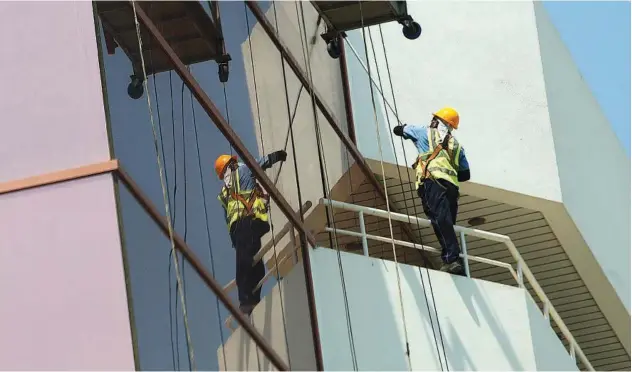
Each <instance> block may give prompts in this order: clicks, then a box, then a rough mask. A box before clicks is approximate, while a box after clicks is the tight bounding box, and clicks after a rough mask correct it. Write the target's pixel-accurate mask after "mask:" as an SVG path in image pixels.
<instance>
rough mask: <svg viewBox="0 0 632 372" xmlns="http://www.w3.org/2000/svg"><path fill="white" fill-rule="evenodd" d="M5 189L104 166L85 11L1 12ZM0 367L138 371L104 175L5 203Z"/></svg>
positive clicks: (71, 7) (2, 199)
mask: <svg viewBox="0 0 632 372" xmlns="http://www.w3.org/2000/svg"><path fill="white" fill-rule="evenodd" d="M0 30H1V31H2V32H0V35H2V36H0V40H1V41H2V45H3V52H2V54H1V55H0V65H2V69H1V70H0V80H2V84H1V85H0V98H1V99H0V128H2V129H1V130H0V133H2V135H0V154H1V155H2V158H3V159H4V161H3V162H2V163H1V164H0V182H6V181H15V180H18V179H22V178H24V177H29V176H36V175H41V174H43V173H49V172H55V171H61V170H65V169H68V168H73V167H78V166H83V165H89V164H91V163H96V162H102V161H106V160H108V159H110V152H109V143H108V136H107V128H106V118H105V112H104V108H103V95H102V88H101V81H100V79H101V77H100V72H99V61H98V50H97V41H96V38H95V31H94V30H95V24H94V18H93V13H92V3H90V2H65V3H46V2H3V3H1V4H0ZM0 236H2V239H1V242H0V262H1V263H2V268H0V279H1V281H0V296H2V298H3V299H4V300H3V302H2V306H0V319H1V320H0V329H2V332H1V334H0V368H2V369H7V370H17V369H24V370H40V369H41V370H87V369H103V370H131V369H134V368H135V364H134V355H133V347H132V332H131V329H130V319H129V313H128V305H127V291H126V285H125V277H124V275H125V273H124V270H123V267H124V265H123V259H122V255H121V242H120V233H119V226H118V217H117V210H116V204H115V193H114V185H113V179H112V176H111V175H101V176H96V177H91V178H87V179H82V180H75V181H69V182H65V183H62V184H57V185H53V186H44V187H40V188H36V189H31V190H27V191H19V192H15V193H11V194H4V195H1V196H0Z"/></svg>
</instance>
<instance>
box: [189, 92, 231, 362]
mask: <svg viewBox="0 0 632 372" xmlns="http://www.w3.org/2000/svg"><path fill="white" fill-rule="evenodd" d="M189 94H190V100H191V115H192V116H193V134H194V136H195V150H196V152H197V163H198V171H199V176H200V187H201V189H202V205H203V208H204V226H205V227H206V239H207V241H208V251H209V257H210V261H211V270H212V275H213V276H215V258H214V256H213V244H212V241H211V230H210V223H209V219H208V210H207V208H206V190H205V187H204V172H203V171H202V157H201V156H200V143H199V141H198V129H197V121H196V120H195V106H194V104H193V92H191V91H189ZM215 307H216V311H217V327H218V329H219V335H220V338H221V344H222V345H224V342H225V339H224V330H223V327H222V321H221V317H220V306H219V297H217V296H215ZM222 356H223V357H224V371H228V365H227V363H228V361H227V359H226V350H225V348H224V347H222Z"/></svg>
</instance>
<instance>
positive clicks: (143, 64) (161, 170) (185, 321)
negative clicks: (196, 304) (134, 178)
mask: <svg viewBox="0 0 632 372" xmlns="http://www.w3.org/2000/svg"><path fill="white" fill-rule="evenodd" d="M132 10H133V11H134V23H135V25H136V37H137V38H138V49H139V51H140V59H141V65H142V68H143V78H144V79H143V83H144V85H145V91H149V89H148V83H147V69H146V67H145V58H144V55H143V44H142V39H141V33H140V24H139V23H138V15H137V13H136V2H135V1H132ZM146 96H147V106H148V109H149V117H150V122H151V129H152V134H153V137H154V148H155V151H156V161H157V162H158V171H159V176H160V186H161V189H162V198H163V203H164V205H165V213H166V217H167V225H168V229H169V240H170V241H171V251H172V252H175V250H176V248H175V242H174V240H173V226H172V223H171V219H170V212H169V199H168V198H167V190H166V185H165V179H164V170H163V166H162V162H161V161H160V153H159V148H158V136H157V133H156V125H155V123H154V119H153V112H152V109H151V98H150V94H146ZM173 260H174V266H175V267H176V278H177V280H178V284H179V285H178V287H179V288H178V292H179V293H180V302H181V303H182V313H183V315H184V324H185V330H186V335H187V339H188V340H189V342H190V340H191V335H190V332H189V322H188V317H187V312H186V305H185V304H184V296H183V293H182V289H181V285H180V284H181V282H182V278H181V277H180V266H179V265H178V256H177V254H173ZM189 358H190V359H191V362H192V363H191V364H192V366H193V369H194V370H195V363H194V354H193V347H191V348H190V349H189Z"/></svg>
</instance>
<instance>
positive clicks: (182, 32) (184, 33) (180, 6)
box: [95, 1, 231, 99]
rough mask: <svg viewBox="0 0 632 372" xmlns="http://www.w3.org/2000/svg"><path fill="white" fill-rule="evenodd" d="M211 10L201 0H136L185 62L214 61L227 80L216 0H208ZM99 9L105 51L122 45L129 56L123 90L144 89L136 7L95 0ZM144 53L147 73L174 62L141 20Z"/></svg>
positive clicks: (132, 92)
mask: <svg viewBox="0 0 632 372" xmlns="http://www.w3.org/2000/svg"><path fill="white" fill-rule="evenodd" d="M209 3H210V8H211V12H210V13H211V14H209V13H208V12H207V11H206V10H205V9H204V7H203V6H202V4H201V3H200V2H199V1H137V2H136V6H137V7H141V8H142V9H143V10H144V11H145V12H146V13H147V14H148V15H149V17H150V18H151V20H152V21H153V22H154V24H155V25H156V27H157V28H158V30H159V31H160V32H161V33H162V34H163V36H164V37H165V39H166V40H167V42H168V43H169V44H170V45H171V47H172V48H173V49H174V50H175V52H176V53H177V54H178V56H179V57H180V59H181V60H182V62H183V63H184V64H185V65H191V64H194V63H199V62H205V61H210V60H213V61H216V62H217V64H218V75H219V80H220V81H221V82H223V83H224V82H226V81H228V72H229V69H228V62H229V61H230V60H231V58H230V55H229V54H228V53H226V48H225V45H224V37H223V35H222V25H221V21H220V16H219V6H218V2H217V1H211V2H209ZM95 4H96V8H97V13H98V15H99V18H100V20H101V24H102V25H103V33H104V35H105V44H106V48H107V52H108V54H110V55H112V54H114V53H115V51H116V47H120V48H121V49H122V50H123V52H124V53H125V54H126V55H127V57H128V58H129V59H130V61H131V62H132V70H133V74H132V75H131V76H130V80H131V81H130V83H129V86H128V87H127V94H128V95H129V96H130V97H131V98H133V99H138V98H140V97H142V95H143V73H142V66H141V59H140V52H139V48H138V38H137V34H136V25H135V23H134V13H133V10H132V6H131V3H130V2H129V1H97V2H95ZM141 34H142V36H143V40H145V42H144V43H143V56H144V58H145V64H146V70H147V76H150V75H155V74H159V73H161V72H166V71H172V70H173V69H174V67H173V65H172V64H171V62H170V61H169V59H168V58H167V56H166V55H165V53H164V52H163V51H162V49H161V48H157V47H153V48H152V43H153V40H152V38H151V36H150V34H149V32H148V31H147V30H146V29H145V28H144V27H143V26H142V25H141Z"/></svg>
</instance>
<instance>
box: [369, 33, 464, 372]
mask: <svg viewBox="0 0 632 372" xmlns="http://www.w3.org/2000/svg"><path fill="white" fill-rule="evenodd" d="M378 27H379V30H380V39H381V41H382V49H383V52H384V58H385V61H386V71H387V73H388V80H389V83H390V89H391V94H392V96H393V105H394V108H395V114H396V118H397V121H398V122H399V123H400V124H401V121H400V120H399V115H397V113H398V111H397V102H396V100H395V91H394V90H393V79H392V76H391V69H390V66H389V63H388V56H387V54H386V44H385V43H384V34H383V33H382V26H381V25H379V26H378ZM378 77H379V75H378ZM380 86H381V83H380ZM383 98H384V100H386V97H384V96H383ZM390 130H392V128H391V125H390V122H389V131H390ZM392 139H393V138H392V137H391V140H392ZM400 141H401V145H402V149H404V138H403V137H400ZM403 153H404V164H408V159H407V157H406V152H405V151H404V152H403ZM395 156H396V158H395V162H396V163H397V155H395ZM397 170H398V172H399V171H400V169H399V167H398V168H397ZM407 175H408V182H409V184H412V180H411V178H410V173H408V174H407ZM400 179H402V178H401V176H400ZM403 187H404V186H403V185H402V190H403ZM410 192H411V195H412V197H413V200H415V199H416V198H417V197H418V196H416V195H415V193H414V192H413V190H412V189H411V190H410ZM413 212H414V213H415V215H417V214H418V212H417V204H413ZM407 214H408V212H407ZM455 222H456V221H455ZM417 233H418V235H419V242H420V244H421V251H419V254H420V255H422V253H423V251H424V245H423V237H422V235H421V225H420V223H419V220H417ZM422 258H423V257H422ZM418 270H419V275H420V276H421V268H420V267H419V268H418ZM426 274H427V276H428V286H429V289H430V296H431V298H432V305H433V308H434V313H435V319H436V320H437V328H438V332H439V339H440V341H441V348H442V350H443V357H444V361H445V368H446V370H447V371H449V370H450V369H449V367H448V357H447V354H446V350H445V344H444V341H443V332H441V323H440V322H439V312H438V311H437V302H436V301H435V296H434V289H433V287H432V279H431V277H430V272H429V269H428V267H427V266H426ZM424 293H425V289H424ZM426 306H428V301H426ZM428 312H430V311H428ZM430 325H431V326H432V327H433V325H432V317H431V318H430ZM433 334H434V327H433ZM435 343H436V336H435ZM439 362H440V363H441V357H439Z"/></svg>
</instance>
